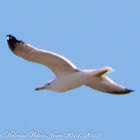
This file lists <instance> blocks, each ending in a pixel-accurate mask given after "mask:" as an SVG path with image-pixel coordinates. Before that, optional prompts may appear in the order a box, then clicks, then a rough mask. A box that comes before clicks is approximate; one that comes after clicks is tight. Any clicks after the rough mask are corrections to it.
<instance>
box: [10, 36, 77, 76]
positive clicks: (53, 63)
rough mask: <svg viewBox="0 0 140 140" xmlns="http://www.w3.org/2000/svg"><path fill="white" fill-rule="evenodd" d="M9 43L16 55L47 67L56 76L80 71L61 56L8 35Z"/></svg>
mask: <svg viewBox="0 0 140 140" xmlns="http://www.w3.org/2000/svg"><path fill="white" fill-rule="evenodd" d="M7 41H8V45H9V48H10V49H11V51H12V52H13V53H14V54H15V55H17V56H19V57H22V58H24V59H25V60H27V61H31V62H35V63H39V64H43V65H45V66H47V67H48V68H50V69H51V70H52V71H53V72H54V73H55V75H56V76H59V75H64V74H67V73H71V72H74V71H78V70H77V68H76V66H75V65H74V64H72V63H71V62H70V61H69V60H68V59H66V58H65V57H63V56H61V55H58V54H56V53H53V52H50V51H46V50H41V49H37V48H35V47H33V46H31V45H29V44H26V43H24V42H22V41H18V40H16V38H15V37H14V36H11V35H7Z"/></svg>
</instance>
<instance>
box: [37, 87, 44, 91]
mask: <svg viewBox="0 0 140 140" xmlns="http://www.w3.org/2000/svg"><path fill="white" fill-rule="evenodd" d="M43 89H45V87H37V88H36V89H35V90H37V91H38V90H43Z"/></svg>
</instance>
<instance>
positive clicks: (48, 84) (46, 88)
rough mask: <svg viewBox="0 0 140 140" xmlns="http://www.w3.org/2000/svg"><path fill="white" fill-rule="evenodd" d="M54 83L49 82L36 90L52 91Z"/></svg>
mask: <svg viewBox="0 0 140 140" xmlns="http://www.w3.org/2000/svg"><path fill="white" fill-rule="evenodd" d="M51 83H52V82H48V83H47V84H46V85H45V86H42V87H37V88H36V89H35V90H36V91H39V90H51V87H52V84H51Z"/></svg>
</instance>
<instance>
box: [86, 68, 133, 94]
mask: <svg viewBox="0 0 140 140" xmlns="http://www.w3.org/2000/svg"><path fill="white" fill-rule="evenodd" d="M112 71H114V70H113V69H112V68H111V67H104V68H101V69H98V70H96V71H94V72H92V73H91V76H90V77H91V78H90V80H89V82H88V83H87V84H86V86H88V87H90V88H92V89H95V90H98V91H102V92H106V93H111V94H117V95H122V94H128V93H130V92H134V90H130V89H127V88H125V87H123V86H120V85H118V84H116V83H115V82H114V81H112V80H111V79H110V78H108V77H107V76H105V75H104V74H106V73H108V72H112Z"/></svg>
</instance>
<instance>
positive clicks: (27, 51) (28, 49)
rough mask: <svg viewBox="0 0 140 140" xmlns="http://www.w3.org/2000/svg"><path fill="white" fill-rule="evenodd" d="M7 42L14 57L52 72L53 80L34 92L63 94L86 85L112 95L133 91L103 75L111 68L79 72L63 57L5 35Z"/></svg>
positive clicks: (110, 70)
mask: <svg viewBox="0 0 140 140" xmlns="http://www.w3.org/2000/svg"><path fill="white" fill-rule="evenodd" d="M7 41H8V45H9V48H10V49H11V51H12V52H13V53H14V54H15V55H17V56H19V57H22V58H24V59H25V60H28V61H31V62H35V63H39V64H43V65H45V66H47V67H48V68H50V69H51V70H52V71H53V72H54V74H55V76H56V77H55V79H54V80H52V81H51V82H48V83H47V84H46V85H44V86H42V87H38V88H36V90H42V89H48V90H52V91H55V92H65V91H69V90H72V89H75V88H78V87H80V86H83V85H86V86H88V87H91V88H93V89H95V90H98V91H102V92H106V93H112V94H119V95H121V94H127V93H130V92H133V90H129V89H126V88H124V87H122V86H120V85H117V84H116V83H115V82H113V81H112V80H111V79H109V78H108V77H107V76H105V75H104V74H106V73H108V72H112V71H113V70H112V68H111V67H104V68H101V69H97V70H79V69H78V68H77V67H76V66H75V65H74V64H72V63H71V62H70V61H69V60H68V59H66V58H65V57H63V56H61V55H58V54H56V53H53V52H50V51H46V50H41V49H37V48H35V47H33V46H31V45H29V44H26V43H24V42H22V41H18V40H17V39H16V38H15V37H14V36H11V35H7Z"/></svg>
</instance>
